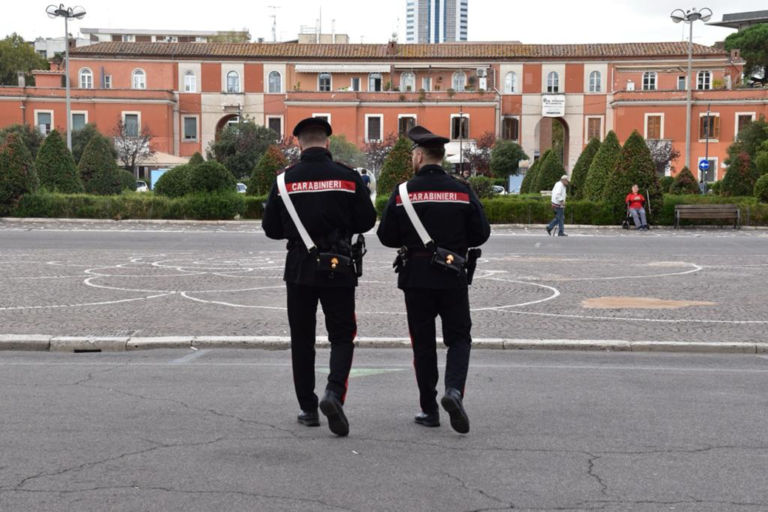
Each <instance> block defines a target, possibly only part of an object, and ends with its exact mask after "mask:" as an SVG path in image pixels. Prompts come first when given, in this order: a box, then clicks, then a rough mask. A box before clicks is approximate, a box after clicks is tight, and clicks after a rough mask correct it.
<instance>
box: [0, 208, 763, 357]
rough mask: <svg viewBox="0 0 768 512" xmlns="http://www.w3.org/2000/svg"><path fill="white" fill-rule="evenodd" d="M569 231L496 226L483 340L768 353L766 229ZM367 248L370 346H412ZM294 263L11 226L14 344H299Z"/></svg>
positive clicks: (192, 227)
mask: <svg viewBox="0 0 768 512" xmlns="http://www.w3.org/2000/svg"><path fill="white" fill-rule="evenodd" d="M570 233H571V236H570V237H569V238H556V237H547V236H546V235H545V234H543V230H542V229H531V230H524V229H512V228H497V229H495V231H494V235H493V237H492V239H491V241H490V242H489V243H488V244H487V245H486V247H485V248H484V257H483V260H482V261H481V262H480V265H479V271H478V275H477V278H476V282H475V285H474V286H473V287H472V290H471V301H472V307H473V310H474V316H473V319H474V336H475V338H477V339H478V340H483V339H509V340H626V341H634V342H638V341H679V342H706V343H724V342H742V343H754V342H764V341H765V340H766V336H765V334H764V333H765V331H766V327H768V302H766V301H765V300H764V295H765V290H766V289H768V234H766V233H765V232H761V231H743V232H737V231H731V230H702V231H693V230H689V231H681V232H673V231H669V230H659V231H655V232H654V231H652V232H650V233H647V234H646V233H644V234H638V233H635V232H624V231H620V230H609V231H597V230H586V229H585V230H582V231H579V230H576V229H573V230H571V231H570ZM368 243H369V249H370V253H369V256H368V257H367V258H366V262H365V263H366V268H365V271H366V272H365V277H364V279H363V280H362V283H361V285H360V287H359V290H358V306H357V307H358V311H357V315H358V320H359V329H358V331H359V336H360V337H361V338H362V339H364V340H365V339H382V338H386V339H407V337H408V332H407V328H406V322H405V315H404V310H405V309H404V303H403V299H402V293H401V292H400V291H399V290H397V288H396V286H395V279H396V276H395V274H394V273H393V272H392V268H391V263H392V260H393V251H392V250H389V249H385V248H383V247H382V246H381V245H380V244H379V243H378V241H377V240H376V237H375V235H373V234H371V235H369V236H368ZM284 254H285V251H284V243H281V242H275V241H270V240H268V239H267V238H266V237H265V236H264V234H263V233H262V232H261V230H260V229H259V227H258V223H251V224H247V223H240V224H232V225H223V226H219V225H201V224H157V225H153V224H116V223H115V224H88V223H82V224H78V223H53V222H52V223H43V224H36V223H34V224H32V223H30V224H26V223H25V224H15V223H3V224H2V225H0V283H1V286H2V290H3V293H2V294H0V326H2V328H1V329H0V334H12V335H50V336H123V337H124V336H139V337H158V336H253V337H283V338H284V337H285V336H287V334H288V333H287V320H286V311H285V289H284V285H283V282H282V279H281V277H282V267H283V261H284ZM318 329H319V332H320V333H322V329H323V323H322V318H321V319H320V321H319V322H318Z"/></svg>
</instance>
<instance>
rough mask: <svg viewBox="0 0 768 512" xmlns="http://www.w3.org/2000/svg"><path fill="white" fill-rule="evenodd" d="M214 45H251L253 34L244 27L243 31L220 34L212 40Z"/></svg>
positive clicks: (229, 31)
mask: <svg viewBox="0 0 768 512" xmlns="http://www.w3.org/2000/svg"><path fill="white" fill-rule="evenodd" d="M211 42H212V43H250V42H251V32H250V30H248V29H247V28H245V27H243V29H242V30H228V31H226V32H220V33H219V34H218V35H216V36H213V37H212V38H211Z"/></svg>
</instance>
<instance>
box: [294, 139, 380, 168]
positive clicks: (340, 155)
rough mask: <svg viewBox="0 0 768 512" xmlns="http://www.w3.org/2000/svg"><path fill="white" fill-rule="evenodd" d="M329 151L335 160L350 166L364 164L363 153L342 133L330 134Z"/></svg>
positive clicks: (361, 165)
mask: <svg viewBox="0 0 768 512" xmlns="http://www.w3.org/2000/svg"><path fill="white" fill-rule="evenodd" d="M330 151H331V155H333V159H334V160H336V161H337V162H342V163H344V164H347V165H349V166H350V167H363V166H365V154H363V152H362V151H360V149H359V148H358V147H357V146H356V145H355V144H353V143H352V142H350V141H348V140H347V136H346V135H344V134H341V135H331V147H330ZM286 165H287V161H286Z"/></svg>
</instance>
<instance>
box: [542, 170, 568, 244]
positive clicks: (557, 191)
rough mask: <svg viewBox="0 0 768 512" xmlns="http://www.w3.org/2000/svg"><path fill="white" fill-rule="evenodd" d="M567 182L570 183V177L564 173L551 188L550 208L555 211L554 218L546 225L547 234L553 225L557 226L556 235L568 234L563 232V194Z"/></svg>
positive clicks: (566, 188)
mask: <svg viewBox="0 0 768 512" xmlns="http://www.w3.org/2000/svg"><path fill="white" fill-rule="evenodd" d="M568 183H570V178H568V176H567V175H564V176H563V177H562V178H560V181H558V182H557V183H555V186H554V188H552V209H553V210H554V212H555V218H554V219H552V222H550V223H549V226H547V234H548V235H550V236H551V235H552V230H553V229H555V226H557V236H568V235H566V234H565V196H566V195H567V194H566V192H567V190H568Z"/></svg>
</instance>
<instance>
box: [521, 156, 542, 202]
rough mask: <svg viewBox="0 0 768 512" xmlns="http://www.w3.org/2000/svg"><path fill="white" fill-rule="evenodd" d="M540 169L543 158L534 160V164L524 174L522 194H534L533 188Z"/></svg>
mask: <svg viewBox="0 0 768 512" xmlns="http://www.w3.org/2000/svg"><path fill="white" fill-rule="evenodd" d="M539 169H541V158H539V159H538V160H536V161H535V162H533V165H532V166H530V167H529V168H528V170H527V171H526V172H525V176H523V182H522V183H521V184H520V193H521V194H532V193H533V192H531V189H532V188H533V185H534V184H535V183H536V180H537V179H538V175H539Z"/></svg>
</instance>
